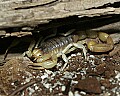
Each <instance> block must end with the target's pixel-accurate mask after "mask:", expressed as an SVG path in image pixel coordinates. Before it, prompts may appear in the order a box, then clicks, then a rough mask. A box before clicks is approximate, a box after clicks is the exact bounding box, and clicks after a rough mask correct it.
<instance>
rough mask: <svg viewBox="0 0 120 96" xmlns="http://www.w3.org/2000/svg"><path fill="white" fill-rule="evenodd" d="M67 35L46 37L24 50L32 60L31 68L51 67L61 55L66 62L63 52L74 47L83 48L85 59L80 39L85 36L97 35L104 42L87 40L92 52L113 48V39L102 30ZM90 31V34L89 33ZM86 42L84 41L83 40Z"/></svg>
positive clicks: (65, 52)
mask: <svg viewBox="0 0 120 96" xmlns="http://www.w3.org/2000/svg"><path fill="white" fill-rule="evenodd" d="M73 33H74V34H70V35H68V36H59V37H54V38H51V39H48V40H46V41H44V42H42V43H41V44H40V46H38V47H37V48H34V49H33V50H32V51H30V50H28V51H27V52H26V54H27V56H28V57H29V58H30V59H32V60H33V63H32V64H31V66H32V68H33V69H44V68H46V69H49V68H53V67H54V66H55V65H56V64H57V58H58V57H60V56H61V57H62V59H63V60H64V61H65V63H66V64H67V62H68V58H67V57H66V55H65V54H67V53H70V52H71V51H73V50H75V49H76V48H80V49H82V50H83V54H84V57H85V59H86V53H87V50H86V48H85V46H84V45H83V43H81V40H82V39H85V38H86V37H89V38H96V37H98V38H99V39H100V40H101V41H103V42H106V43H104V44H103V43H101V44H97V43H96V42H95V41H92V40H91V41H89V42H88V43H87V47H88V49H89V50H90V51H92V52H106V51H110V50H112V49H113V40H112V38H111V37H110V36H109V35H108V34H106V33H103V32H94V31H93V32H89V31H85V32H78V31H77V32H73ZM89 33H90V34H89ZM84 43H86V42H84ZM36 66H37V67H36Z"/></svg>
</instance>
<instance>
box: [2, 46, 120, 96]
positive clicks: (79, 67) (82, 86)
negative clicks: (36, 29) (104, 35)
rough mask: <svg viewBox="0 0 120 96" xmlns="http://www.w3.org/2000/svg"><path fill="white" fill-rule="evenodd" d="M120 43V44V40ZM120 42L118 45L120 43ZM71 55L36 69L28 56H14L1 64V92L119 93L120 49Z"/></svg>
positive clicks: (32, 95)
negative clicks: (51, 65)
mask: <svg viewBox="0 0 120 96" xmlns="http://www.w3.org/2000/svg"><path fill="white" fill-rule="evenodd" d="M118 45H119V44H118ZM118 45H116V46H118ZM78 51H80V50H77V52H74V53H71V54H69V55H68V57H69V58H70V59H69V62H68V64H67V66H66V67H65V69H64V70H62V71H61V69H62V68H63V65H64V62H63V60H62V59H61V58H59V59H58V64H57V65H56V66H55V67H54V68H52V69H49V70H47V69H43V70H34V69H30V68H29V67H28V65H29V64H30V63H32V62H31V61H30V60H29V59H28V58H27V57H18V56H16V57H13V58H11V59H10V60H8V61H7V62H6V63H5V64H4V65H1V66H0V95H1V96H58V95H59V96H119V95H120V50H118V51H117V52H116V53H115V54H114V55H113V56H109V54H108V53H101V54H98V53H92V52H88V53H87V61H86V60H85V59H84V57H83V55H82V54H81V53H82V52H81V51H80V52H78Z"/></svg>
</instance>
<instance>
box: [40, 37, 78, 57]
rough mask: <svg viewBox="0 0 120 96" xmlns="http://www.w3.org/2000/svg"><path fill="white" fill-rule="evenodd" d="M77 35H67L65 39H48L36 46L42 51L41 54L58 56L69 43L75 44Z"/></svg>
mask: <svg viewBox="0 0 120 96" xmlns="http://www.w3.org/2000/svg"><path fill="white" fill-rule="evenodd" d="M77 41H78V35H69V36H67V37H65V36H60V37H55V38H52V39H49V40H47V41H45V42H43V43H42V44H41V45H40V46H38V50H42V52H43V54H51V55H54V54H58V53H59V52H61V51H62V50H63V49H64V48H65V47H66V46H67V45H69V44H70V43H76V42H77Z"/></svg>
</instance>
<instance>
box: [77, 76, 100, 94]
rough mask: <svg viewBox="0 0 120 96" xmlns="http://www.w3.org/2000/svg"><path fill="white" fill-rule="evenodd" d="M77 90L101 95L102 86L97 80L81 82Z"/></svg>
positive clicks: (88, 79) (87, 79) (90, 79)
mask: <svg viewBox="0 0 120 96" xmlns="http://www.w3.org/2000/svg"><path fill="white" fill-rule="evenodd" d="M75 88H77V89H79V90H83V91H85V92H88V93H101V85H100V83H99V81H98V80H97V79H96V78H86V79H83V80H79V81H78V84H77V85H76V87H75Z"/></svg>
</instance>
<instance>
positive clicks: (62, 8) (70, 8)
mask: <svg viewBox="0 0 120 96" xmlns="http://www.w3.org/2000/svg"><path fill="white" fill-rule="evenodd" d="M115 2H116V3H119V2H120V0H102V1H101V0H29V1H28V0H7V1H4V0H1V1H0V9H1V11H0V28H8V27H19V26H35V25H37V24H45V23H48V22H49V21H51V20H52V19H57V18H65V17H69V16H75V15H77V16H79V18H81V17H84V16H88V17H94V16H100V15H108V14H120V8H119V7H118V8H114V7H112V6H108V7H104V5H109V4H114V3H115ZM102 6H103V8H99V7H102Z"/></svg>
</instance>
